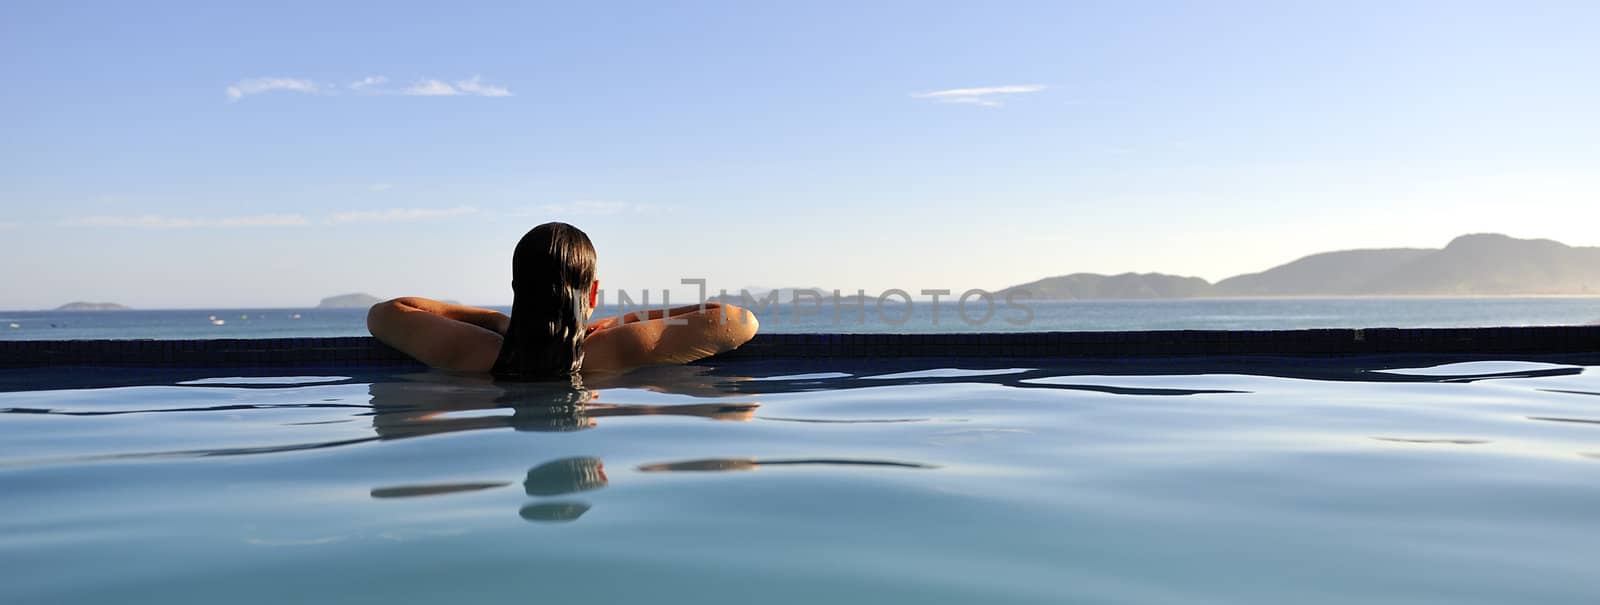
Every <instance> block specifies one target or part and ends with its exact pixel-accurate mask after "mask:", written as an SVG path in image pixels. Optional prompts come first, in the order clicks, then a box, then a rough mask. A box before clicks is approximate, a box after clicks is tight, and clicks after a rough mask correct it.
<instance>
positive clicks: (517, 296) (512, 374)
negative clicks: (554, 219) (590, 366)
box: [491, 223, 595, 380]
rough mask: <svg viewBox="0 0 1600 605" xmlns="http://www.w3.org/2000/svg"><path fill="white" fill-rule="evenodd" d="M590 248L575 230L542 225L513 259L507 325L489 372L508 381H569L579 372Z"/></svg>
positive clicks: (563, 225) (590, 270) (519, 246)
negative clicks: (556, 379)
mask: <svg viewBox="0 0 1600 605" xmlns="http://www.w3.org/2000/svg"><path fill="white" fill-rule="evenodd" d="M594 270H595V257H594V244H592V243H590V242H589V236H588V235H585V234H584V232H583V231H581V230H579V229H578V228H577V227H574V226H572V225H568V224H566V223H545V224H543V225H539V226H537V227H534V228H533V229H532V230H530V231H528V234H527V235H524V236H522V240H521V241H519V242H517V250H516V252H515V253H513V254H512V257H511V290H512V293H513V298H512V302H511V325H510V327H509V328H507V329H506V334H505V340H504V342H503V343H502V344H501V345H500V356H499V358H497V359H495V362H494V369H493V370H491V372H492V373H493V374H494V376H495V377H496V378H503V379H509V380H548V379H554V378H562V377H567V376H571V375H573V374H574V373H576V372H577V371H578V368H580V367H582V366H583V338H584V335H585V332H586V329H585V328H586V324H587V322H588V315H589V311H590V309H589V286H590V285H591V284H593V283H594Z"/></svg>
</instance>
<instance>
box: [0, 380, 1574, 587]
mask: <svg viewBox="0 0 1600 605" xmlns="http://www.w3.org/2000/svg"><path fill="white" fill-rule="evenodd" d="M1596 366H1600V358H1596V357H1595V356H1583V355H1567V356H1560V357H1556V356H1514V357H1504V358H1481V357H1480V358H1474V359H1471V360H1466V359H1465V358H1460V357H1450V358H1441V357H1417V356H1388V357H1371V356H1369V357H1345V358H1329V359H1315V360H1307V359H1276V358H1254V359H1232V358H1212V357H1204V358H1188V359H1166V360H1162V359H1137V360H1135V359H1102V360H1077V361H1071V360H1062V359H1054V360H1042V359H1027V358H1011V359H988V360H984V359H961V358H942V359H941V358H931V359H878V360H873V359H827V358H818V359H811V360H794V359H748V360H729V361H720V362H715V363H712V364H709V365H700V366H686V367H665V368H654V369H649V370H645V371H640V372H636V373H634V374H630V375H627V376H625V377H622V378H617V379H611V380H605V381H599V380H591V381H589V382H587V383H585V384H583V385H582V386H581V387H576V388H575V387H572V386H566V385H560V386H552V385H507V384H504V383H501V384H495V383H490V382H487V381H483V380H478V379H473V378H463V377H451V376H446V375H442V374H436V373H428V372H417V371H414V370H411V369H408V368H378V367H365V368H363V367H329V366H323V367H318V366H304V367H294V368H279V369H271V370H261V369H257V370H250V369H219V368H214V369H200V370H185V369H181V368H167V369H144V370H135V369H126V368H124V369H116V370H105V371H88V370H85V369H82V368H56V369H48V368H47V369H8V370H0V412H3V413H0V500H3V502H4V510H5V511H6V515H5V516H4V517H0V568H3V569H5V570H6V581H5V582H4V583H3V584H0V602H5V603H83V602H107V601H116V602H151V603H155V602H160V603H171V602H208V603H209V602H250V603H254V602H261V603H267V602H273V603H276V602H285V601H329V602H331V601H338V602H355V603H400V602H422V601H450V602H455V601H468V602H470V601H480V600H488V599H496V600H510V599H517V600H528V601H533V600H542V601H549V602H570V601H578V602H618V601H635V602H638V601H650V602H659V601H666V602H694V603H749V602H763V603H771V602H777V603H817V602H862V603H865V602H872V603H879V602H918V603H924V602H934V603H939V602H951V603H955V602H960V603H971V602H984V603H990V602H1016V603H1021V602H1038V603H1059V602H1067V601H1070V602H1087V603H1239V602H1255V603H1282V602H1296V603H1349V602H1441V603H1444V602H1448V603H1474V602H1480V603H1507V602H1518V603H1523V602H1541V603H1569V602H1570V603H1593V602H1596V601H1597V600H1600V579H1596V578H1595V576H1594V574H1593V572H1592V570H1593V567H1594V565H1593V552H1594V541H1595V535H1596V532H1595V529H1594V527H1595V519H1596V512H1595V511H1597V510H1600V373H1597V369H1596Z"/></svg>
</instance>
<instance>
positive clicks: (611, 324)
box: [589, 302, 722, 332]
mask: <svg viewBox="0 0 1600 605" xmlns="http://www.w3.org/2000/svg"><path fill="white" fill-rule="evenodd" d="M721 306H722V303H716V302H707V303H704V304H703V305H684V306H682V307H673V308H671V309H667V310H665V311H663V310H661V309H648V310H645V311H630V312H628V313H623V314H622V315H618V316H616V317H607V318H605V319H597V320H594V321H591V322H589V331H590V332H594V331H595V330H605V329H609V328H615V327H617V326H620V325H624V324H631V323H637V322H641V321H651V320H656V319H661V318H662V317H671V318H673V319H674V320H676V319H678V317H679V316H682V315H688V314H690V313H694V312H698V311H704V310H711V309H717V308H720V307H721Z"/></svg>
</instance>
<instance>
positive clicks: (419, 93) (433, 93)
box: [400, 80, 461, 97]
mask: <svg viewBox="0 0 1600 605" xmlns="http://www.w3.org/2000/svg"><path fill="white" fill-rule="evenodd" d="M400 94H403V95H409V96H413V97H454V96H458V95H460V94H461V91H459V90H456V87H454V86H451V85H449V84H445V83H444V82H440V81H438V80H418V81H417V82H416V83H415V84H412V85H410V86H407V87H405V88H404V89H402V90H401V91H400Z"/></svg>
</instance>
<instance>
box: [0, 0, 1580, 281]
mask: <svg viewBox="0 0 1600 605" xmlns="http://www.w3.org/2000/svg"><path fill="white" fill-rule="evenodd" d="M225 4H232V3H192V4H185V3H156V4H155V5H154V6H147V5H145V3H54V2H49V3H47V2H19V3H6V4H5V5H4V6H0V54H3V55H4V56H5V57H6V59H5V60H4V61H3V62H0V75H3V76H4V81H5V82H7V83H8V86H7V88H8V90H7V91H6V93H4V94H0V116H4V117H3V118H0V119H3V120H4V123H5V128H4V129H3V130H4V131H5V133H6V134H5V136H3V137H0V158H3V160H4V161H3V162H0V258H4V259H5V260H4V262H3V263H0V283H4V284H5V285H6V286H5V287H4V288H3V289H0V308H9V309H26V308H44V307H54V306H56V305H59V304H61V303H64V302H67V301H71V300H110V301H117V302H122V303H125V304H129V305H134V306H138V307H144V308H161V307H207V306H305V305H311V304H315V302H316V301H317V300H318V299H320V298H322V297H324V296H328V295H332V294H338V293H344V292H352V291H366V292H371V293H373V294H376V295H379V296H398V295H406V294H417V295H428V296H438V297H446V298H454V299H458V300H463V301H467V302H471V303H482V304H502V303H506V302H509V300H510V290H509V282H510V267H509V257H510V251H511V248H512V246H513V245H514V244H515V242H516V240H517V238H518V237H520V235H521V234H522V232H523V231H525V230H526V229H527V228H528V227H530V226H532V225H534V224H537V223H539V222H543V221H546V220H558V219H559V220H566V221H568V222H572V223H574V224H577V225H579V226H580V227H582V228H584V229H585V230H586V231H588V232H589V234H590V235H591V237H592V238H593V239H594V240H595V242H596V245H597V247H598V248H599V253H600V259H601V260H600V263H601V265H600V272H601V279H602V281H603V282H604V284H605V285H606V286H607V287H608V289H615V288H627V289H629V290H633V291H637V290H638V289H641V288H651V289H655V290H657V291H659V289H660V288H664V287H672V286H675V285H677V284H678V280H679V279H680V278H683V277H698V278H705V279H708V280H709V281H710V283H711V286H712V287H713V289H715V288H717V287H726V288H729V289H736V288H739V287H741V286H747V285H767V286H790V285H818V286H824V287H839V288H845V289H854V288H865V289H867V290H869V291H874V290H880V289H885V288H903V289H907V290H913V291H915V290H917V289H921V288H949V289H952V290H957V291H959V290H962V289H965V288H971V287H981V288H1000V287H1004V286H1007V285H1011V284H1014V283H1018V282H1023V281H1029V280H1032V279H1036V278H1038V277H1042V276H1047V275H1057V274H1063V273H1071V272H1077V271H1094V272H1107V273H1110V272H1122V271H1141V272H1142V271H1161V272H1168V273H1177V274H1184V275H1198V276H1201V277H1205V278H1208V279H1213V280H1215V279H1219V278H1222V277H1226V276H1228V275H1232V274H1235V273H1240V272H1246V271H1253V270H1260V269H1263V268H1266V267H1269V266H1271V265H1274V264H1278V263H1281V262H1285V261H1288V260H1292V259H1293V258H1295V257H1298V256H1300V255H1303V254H1307V253H1312V252H1318V251H1323V250H1329V249H1339V248H1352V247H1379V246H1413V247H1437V246H1442V245H1443V244H1444V243H1446V242H1447V241H1448V240H1449V239H1450V238H1451V237H1453V236H1455V235H1459V234H1461V233H1466V232H1476V231H1499V232H1505V233H1509V234H1511V235H1515V236H1519V237H1548V238H1554V239H1558V240H1561V241H1564V242H1567V243H1569V244H1575V245H1600V235H1595V234H1596V233H1600V231H1597V230H1596V229H1594V227H1593V225H1595V224H1597V222H1600V221H1597V220H1596V219H1597V218H1600V211H1597V210H1596V208H1600V204H1597V202H1600V199H1597V198H1600V195H1597V194H1600V170H1596V167H1597V166H1600V114H1597V113H1596V112H1595V111H1594V109H1593V108H1594V107H1600V76H1597V75H1596V74H1597V73H1600V72H1597V71H1596V70H1595V69H1594V66H1595V65H1596V64H1597V63H1600V38H1597V37H1596V36H1594V35H1593V32H1594V31H1595V29H1596V28H1597V27H1600V4H1597V3H1593V2H1571V3H1547V2H1516V3H1513V2H1500V3H1473V2H1436V3H1435V2H1325V3H1300V2H1132V3H1123V2H1104V3H1098V2H1095V3H1091V2H1036V3H1035V2H1027V3H1024V2H1015V3H1013V2H994V3H987V2H986V3H975V2H973V3H950V4H946V3H934V2H870V3H860V2H804V3H783V4H779V3H756V2H712V3H699V2H673V3H659V2H637V3H608V4H603V5H602V4H598V3H542V4H534V3H471V4H470V6H467V7H461V6H453V5H448V4H443V3H416V4H404V3H395V2H383V3H376V2H375V3H367V4H361V3H328V2H315V3H293V2H280V3H272V4H263V5H258V6H255V7H250V8H239V7H232V6H222V5H225ZM424 93H432V94H424ZM679 292H680V293H683V292H687V290H683V289H680V290H679Z"/></svg>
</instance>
